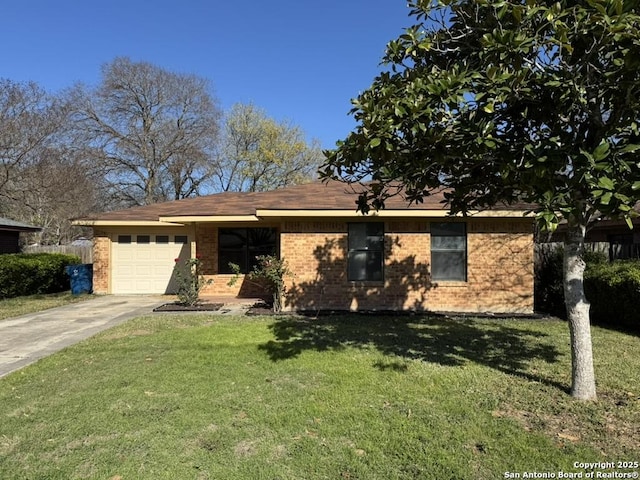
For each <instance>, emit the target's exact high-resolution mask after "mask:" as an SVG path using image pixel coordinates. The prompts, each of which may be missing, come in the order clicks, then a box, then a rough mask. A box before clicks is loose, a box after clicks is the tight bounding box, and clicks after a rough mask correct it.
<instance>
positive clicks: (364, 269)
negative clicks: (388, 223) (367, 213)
mask: <svg viewBox="0 0 640 480" xmlns="http://www.w3.org/2000/svg"><path fill="white" fill-rule="evenodd" d="M348 243H349V253H348V267H347V277H348V279H349V281H352V282H355V281H382V280H383V279H384V277H383V271H384V223H382V222H362V223H350V224H349V236H348Z"/></svg>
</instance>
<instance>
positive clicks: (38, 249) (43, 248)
mask: <svg viewBox="0 0 640 480" xmlns="http://www.w3.org/2000/svg"><path fill="white" fill-rule="evenodd" d="M22 251H23V252H24V253H64V254H67V255H77V256H79V257H80V260H81V262H82V263H93V247H92V246H91V245H86V246H85V245H83V246H77V245H32V246H29V247H24V248H23V249H22Z"/></svg>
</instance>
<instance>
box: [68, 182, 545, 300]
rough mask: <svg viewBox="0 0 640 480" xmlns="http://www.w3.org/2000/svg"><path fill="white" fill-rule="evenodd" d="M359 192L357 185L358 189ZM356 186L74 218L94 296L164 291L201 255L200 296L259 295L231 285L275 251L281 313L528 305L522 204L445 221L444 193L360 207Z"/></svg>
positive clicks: (214, 198) (528, 248) (529, 247)
mask: <svg viewBox="0 0 640 480" xmlns="http://www.w3.org/2000/svg"><path fill="white" fill-rule="evenodd" d="M360 188H362V187H360ZM354 189H356V190H357V187H356V186H351V187H350V186H349V185H346V184H344V183H341V182H329V183H327V184H325V183H321V182H317V183H312V184H307V185H299V186H293V187H287V188H282V189H279V190H274V191H270V192H260V193H236V192H225V193H219V194H215V195H209V196H203V197H197V198H189V199H185V200H178V201H173V202H166V203H159V204H155V205H148V206H143V207H133V208H130V209H127V210H121V211H116V212H109V213H101V214H96V215H95V216H92V217H89V218H83V219H80V220H76V222H75V223H76V224H78V225H86V226H92V227H93V229H94V281H93V288H94V291H95V292H97V293H118V294H137V293H170V292H172V291H173V290H174V289H175V282H174V279H173V276H172V271H173V267H174V264H175V261H174V260H175V259H178V258H179V259H187V258H189V257H194V256H198V257H200V258H201V260H202V262H203V266H204V273H205V275H206V276H207V277H210V278H213V279H214V282H213V284H212V285H210V286H208V287H206V289H205V290H204V292H203V294H205V295H239V296H255V294H256V291H255V288H254V287H253V286H252V284H251V283H250V282H248V281H246V279H245V281H240V282H236V284H235V285H233V286H229V285H228V281H229V280H230V279H231V278H232V277H233V273H232V270H231V269H230V267H229V262H233V263H235V264H237V265H239V266H240V268H241V270H242V272H243V273H246V272H248V271H250V270H251V268H252V267H253V265H254V264H255V257H256V256H257V255H262V254H270V253H275V254H277V255H279V256H280V257H282V258H284V259H285V260H286V261H287V262H288V265H289V268H290V270H291V271H292V272H293V275H292V276H291V277H290V278H287V294H286V305H285V308H286V309H294V310H308V309H341V310H342V309H346V310H370V309H395V310H400V309H413V310H431V311H458V312H514V313H515V312H522V313H529V312H532V311H533V221H532V219H531V218H530V217H525V216H524V212H525V210H526V206H524V205H520V206H510V207H502V208H495V209H492V210H488V211H484V212H475V213H474V214H472V215H470V216H468V217H450V216H448V215H447V210H446V208H445V207H444V205H443V203H442V200H443V196H442V193H436V194H434V195H431V196H429V197H427V198H425V200H424V202H423V203H419V204H414V205H408V204H407V202H406V201H405V200H404V199H403V198H401V197H400V196H396V197H392V198H391V199H389V200H388V201H387V204H386V209H384V210H381V211H379V212H371V213H370V214H369V215H362V214H361V213H359V212H357V211H356V199H357V193H355V192H354V191H353V190H354Z"/></svg>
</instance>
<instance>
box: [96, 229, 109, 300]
mask: <svg viewBox="0 0 640 480" xmlns="http://www.w3.org/2000/svg"><path fill="white" fill-rule="evenodd" d="M110 256H111V240H110V239H109V235H108V234H107V233H106V232H104V231H100V230H94V231H93V292H94V293H102V294H104V293H108V292H109V264H110V262H111V258H110Z"/></svg>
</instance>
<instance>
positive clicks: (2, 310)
mask: <svg viewBox="0 0 640 480" xmlns="http://www.w3.org/2000/svg"><path fill="white" fill-rule="evenodd" d="M87 298H91V296H90V295H72V294H71V292H63V293H49V294H44V293H43V294H38V295H28V296H24V297H15V298H5V299H2V300H0V320H4V319H5V318H11V317H18V316H20V315H26V314H27V313H34V312H39V311H41V310H47V309H49V308H54V307H61V306H62V305H67V304H69V303H76V302H80V301H82V300H86V299H87Z"/></svg>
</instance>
